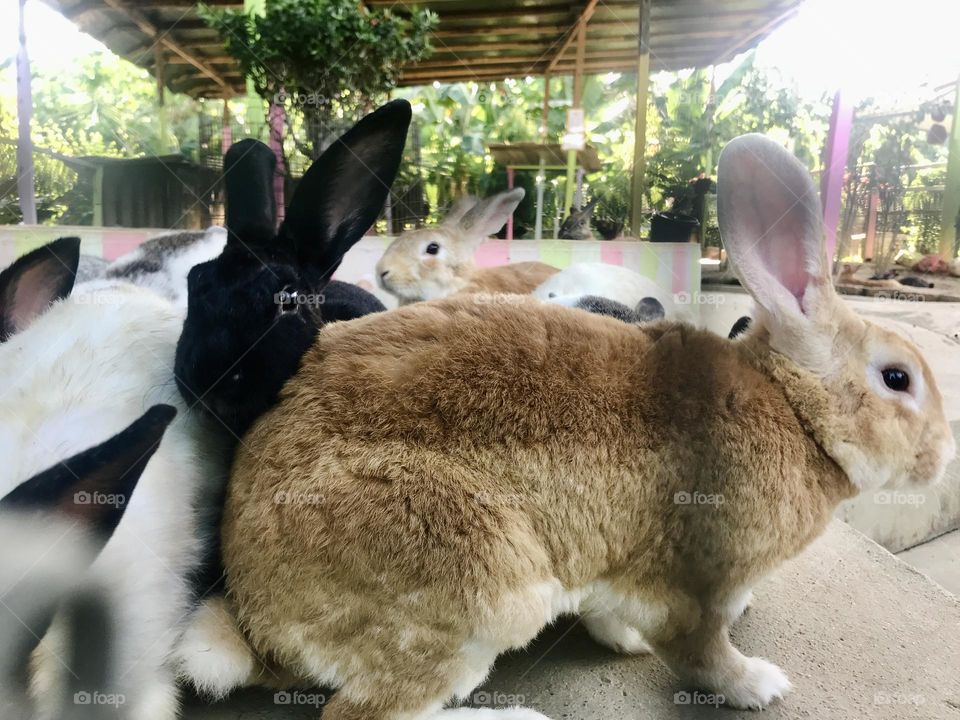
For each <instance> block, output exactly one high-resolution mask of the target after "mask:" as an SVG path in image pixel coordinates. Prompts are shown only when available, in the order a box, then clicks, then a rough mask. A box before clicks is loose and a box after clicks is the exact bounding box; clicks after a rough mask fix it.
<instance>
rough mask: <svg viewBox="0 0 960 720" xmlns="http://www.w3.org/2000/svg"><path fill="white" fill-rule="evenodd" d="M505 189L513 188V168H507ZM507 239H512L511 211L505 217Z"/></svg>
mask: <svg viewBox="0 0 960 720" xmlns="http://www.w3.org/2000/svg"><path fill="white" fill-rule="evenodd" d="M507 190H513V168H512V167H508V168H507ZM507 240H513V213H510V217H508V218H507Z"/></svg>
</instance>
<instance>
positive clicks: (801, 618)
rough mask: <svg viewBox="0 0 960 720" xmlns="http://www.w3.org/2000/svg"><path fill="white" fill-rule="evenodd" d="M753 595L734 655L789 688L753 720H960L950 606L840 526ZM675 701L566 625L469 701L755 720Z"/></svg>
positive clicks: (554, 711)
mask: <svg viewBox="0 0 960 720" xmlns="http://www.w3.org/2000/svg"><path fill="white" fill-rule="evenodd" d="M755 595H756V597H755V600H754V603H753V606H752V608H751V609H750V610H749V611H748V612H747V614H746V615H745V616H744V618H743V619H742V620H740V621H739V622H738V623H737V624H736V625H735V626H734V628H733V639H734V642H735V643H736V645H737V646H738V647H739V648H740V649H741V650H742V651H743V652H745V653H747V654H751V655H762V656H764V657H766V658H768V659H769V660H771V661H773V662H775V663H777V664H778V665H779V666H780V667H781V668H783V670H784V671H785V672H786V673H787V675H788V676H789V677H790V679H791V680H792V682H793V684H794V691H793V693H792V694H790V695H789V696H787V698H786V699H785V700H783V701H781V702H779V703H776V704H774V705H772V706H771V707H770V708H768V709H767V710H766V711H765V712H764V713H763V715H762V717H763V718H768V719H770V720H786V719H794V718H796V719H798V720H799V719H801V718H810V719H815V720H853V719H857V720H859V719H861V718H863V719H866V718H869V719H870V720H886V719H887V718H889V719H890V720H894V719H896V720H958V719H960V673H958V668H960V601H958V600H957V598H956V597H954V596H952V595H950V594H948V593H946V592H944V590H943V589H942V588H941V587H940V586H938V585H936V584H935V583H933V582H931V581H930V580H929V579H928V578H927V577H926V576H924V575H922V574H921V573H919V572H917V571H915V570H913V569H912V568H911V567H910V566H908V565H906V564H905V563H903V562H901V561H900V560H898V559H897V558H896V557H894V556H893V555H891V554H889V553H888V552H887V551H885V550H884V549H883V548H881V547H880V546H878V545H876V544H875V543H873V542H872V541H870V540H868V539H867V538H865V537H864V536H862V535H860V534H859V533H857V532H856V531H854V530H852V529H850V528H849V527H848V526H846V525H844V524H843V523H840V522H834V523H833V525H832V526H831V527H830V529H829V530H828V532H827V533H826V534H825V535H824V537H822V538H821V539H820V540H818V541H817V542H816V543H815V544H814V545H813V546H812V547H811V548H809V549H808V550H807V552H805V553H804V554H803V555H802V556H801V557H799V558H797V559H796V560H794V561H792V562H790V563H788V564H787V565H785V566H784V567H783V568H781V569H780V570H779V571H777V572H776V573H775V574H774V575H773V576H772V577H770V578H768V579H767V580H766V581H764V582H763V583H761V585H760V586H759V587H758V588H757V589H756V593H755ZM683 690H684V688H683V687H681V686H680V684H679V683H678V682H677V681H676V679H675V678H674V677H673V676H672V675H671V674H670V673H669V672H668V671H667V670H666V668H665V667H664V666H663V665H662V664H661V663H660V662H659V661H658V660H656V659H655V658H653V657H633V658H631V657H622V656H618V655H615V654H613V653H612V652H610V651H607V650H605V649H603V648H600V647H598V646H596V645H595V644H594V643H593V642H592V641H591V640H590V639H589V638H588V637H587V635H586V633H585V632H584V631H583V628H582V627H581V626H580V625H579V624H577V623H576V621H574V620H570V621H566V622H563V623H561V624H559V625H558V626H556V627H553V628H550V629H549V630H547V631H545V632H544V633H543V635H542V636H541V637H540V638H539V639H538V640H537V641H536V642H535V643H534V644H533V645H532V646H531V647H530V648H528V649H527V650H525V651H524V652H519V653H514V654H512V655H510V656H505V657H503V658H501V659H500V661H499V662H498V664H497V667H496V670H495V672H494V673H493V675H492V676H491V678H490V679H489V681H488V682H487V683H486V684H485V685H484V687H483V688H481V690H479V691H478V692H477V693H475V694H474V698H475V700H476V701H478V702H479V704H481V705H482V704H486V703H487V702H489V699H490V698H493V700H494V703H493V704H500V703H499V702H497V701H498V700H500V701H507V702H509V701H510V700H511V699H512V700H513V701H515V702H521V703H522V704H524V705H526V706H529V707H533V708H536V709H537V710H540V711H541V712H543V713H545V714H547V715H548V716H550V717H551V718H552V719H553V720H568V719H569V720H621V719H622V720H651V719H653V720H656V719H658V718H680V719H684V718H720V719H723V720H735V719H736V718H756V717H758V715H757V714H756V713H751V712H739V711H731V710H727V709H725V708H719V709H718V708H715V707H712V706H704V705H697V706H693V705H687V704H681V703H678V702H675V697H676V698H677V699H678V700H681V699H682V698H683V696H676V695H675V694H676V693H679V692H682V691H683ZM307 692H308V693H309V692H311V691H307ZM314 692H317V691H314ZM300 697H301V698H302V699H305V700H309V699H310V698H307V697H305V696H300ZM319 716H320V712H319V709H318V708H317V707H315V706H310V707H303V706H300V707H294V706H291V705H278V704H276V703H275V702H274V700H273V694H272V693H271V692H256V691H252V692H245V693H241V694H239V695H238V696H237V697H234V698H232V699H230V700H228V701H226V702H223V703H219V704H217V705H212V706H208V705H205V704H203V703H202V702H201V701H199V700H192V701H191V702H190V703H189V708H188V710H187V712H186V713H185V718H187V719H188V720H241V719H243V720H280V719H281V718H283V719H285V720H287V719H289V720H300V719H306V718H311V719H312V720H317V718H318V717H319Z"/></svg>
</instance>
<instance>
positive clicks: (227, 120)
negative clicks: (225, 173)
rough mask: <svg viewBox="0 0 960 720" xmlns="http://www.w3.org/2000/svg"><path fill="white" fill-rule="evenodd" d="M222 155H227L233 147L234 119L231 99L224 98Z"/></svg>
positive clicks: (221, 126) (221, 129)
mask: <svg viewBox="0 0 960 720" xmlns="http://www.w3.org/2000/svg"><path fill="white" fill-rule="evenodd" d="M220 123H221V125H220V155H221V156H222V155H226V154H227V150H229V149H230V146H231V145H233V125H232V123H233V117H232V116H231V115H230V98H227V97H225V98H223V118H222V120H221V121H220Z"/></svg>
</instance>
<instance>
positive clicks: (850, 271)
mask: <svg viewBox="0 0 960 720" xmlns="http://www.w3.org/2000/svg"><path fill="white" fill-rule="evenodd" d="M859 268H860V266H859V265H850V264H849V263H847V264H844V266H843V269H842V270H841V271H840V274H839V275H838V276H837V285H856V286H858V287H870V288H889V289H895V288H902V287H903V285H901V284H900V283H899V282H898V281H896V280H868V279H861V278H858V277H857V276H856V272H857V270H858V269H859Z"/></svg>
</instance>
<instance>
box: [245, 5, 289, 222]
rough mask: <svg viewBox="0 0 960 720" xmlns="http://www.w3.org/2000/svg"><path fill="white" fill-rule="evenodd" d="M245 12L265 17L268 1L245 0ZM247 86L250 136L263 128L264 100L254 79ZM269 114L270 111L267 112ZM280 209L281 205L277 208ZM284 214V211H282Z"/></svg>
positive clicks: (248, 78)
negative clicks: (254, 131) (255, 129)
mask: <svg viewBox="0 0 960 720" xmlns="http://www.w3.org/2000/svg"><path fill="white" fill-rule="evenodd" d="M243 11H244V12H245V13H247V14H248V15H265V14H266V12H267V2H266V0H243ZM246 86H247V92H246V94H247V102H246V106H247V111H246V121H247V133H248V134H249V133H250V132H251V131H252V129H253V128H254V127H259V126H262V125H261V123H263V99H262V98H261V97H260V96H259V95H258V94H257V89H256V88H255V87H254V86H253V79H252V78H250V77H249V76H248V77H247V81H246ZM267 112H268V114H269V112H270V111H269V110H268V111H267ZM277 207H278V208H279V207H280V206H279V205H278V206H277ZM281 212H282V210H281Z"/></svg>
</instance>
